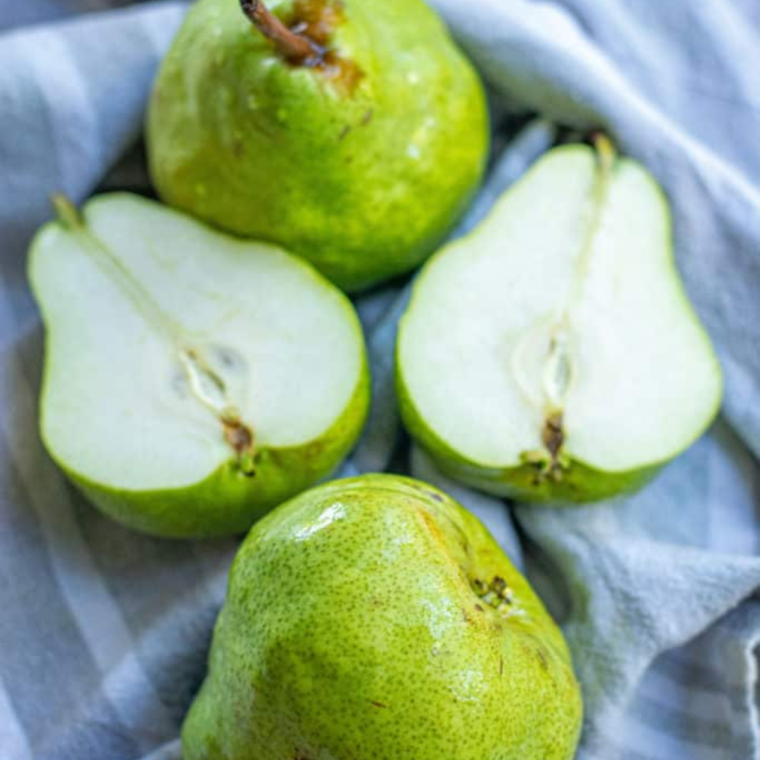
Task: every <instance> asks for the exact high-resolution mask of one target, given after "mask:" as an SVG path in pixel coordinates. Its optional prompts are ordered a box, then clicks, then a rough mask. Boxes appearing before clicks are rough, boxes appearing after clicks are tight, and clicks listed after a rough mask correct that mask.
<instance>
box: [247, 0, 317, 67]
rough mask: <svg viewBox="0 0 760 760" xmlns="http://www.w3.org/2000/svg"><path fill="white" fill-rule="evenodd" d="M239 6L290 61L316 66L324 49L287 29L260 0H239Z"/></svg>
mask: <svg viewBox="0 0 760 760" xmlns="http://www.w3.org/2000/svg"><path fill="white" fill-rule="evenodd" d="M240 7H241V8H242V10H243V13H244V14H245V15H246V17H247V18H248V19H249V20H250V22H251V23H252V24H253V25H254V26H255V27H256V28H257V29H258V30H259V31H260V32H261V33H262V34H263V35H264V36H265V37H266V38H267V39H269V40H271V41H272V42H273V43H274V44H275V46H276V47H277V50H278V51H279V52H280V54H281V55H282V56H283V58H285V59H286V60H288V61H291V62H292V63H296V64H301V65H304V66H317V65H318V64H319V63H321V62H322V60H323V58H324V54H325V51H324V49H323V48H321V47H320V46H319V45H317V43H316V42H314V41H313V40H310V39H309V38H308V37H306V36H304V35H302V34H298V33H297V32H295V31H293V30H291V29H288V27H287V26H285V24H283V23H282V21H280V19H278V18H277V16H275V15H274V14H273V13H271V12H270V11H269V9H268V8H267V7H266V6H265V5H264V3H263V2H261V0H240Z"/></svg>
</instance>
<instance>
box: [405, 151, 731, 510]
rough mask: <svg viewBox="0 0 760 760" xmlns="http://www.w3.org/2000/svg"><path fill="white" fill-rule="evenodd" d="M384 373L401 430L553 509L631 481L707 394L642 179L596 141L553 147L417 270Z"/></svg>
mask: <svg viewBox="0 0 760 760" xmlns="http://www.w3.org/2000/svg"><path fill="white" fill-rule="evenodd" d="M397 381H398V391H399V397H400V403H401V409H402V415H403V418H404V421H405V423H406V426H407V427H408V429H409V431H410V432H411V434H412V435H413V436H414V437H415V438H416V439H417V440H418V441H419V443H420V444H421V445H422V446H423V447H424V448H426V449H427V450H428V451H429V453H430V454H431V455H432V456H433V458H434V459H435V460H436V462H437V463H438V465H439V466H440V467H441V469H442V470H444V471H445V472H447V473H448V474H449V475H451V476H453V477H455V478H458V479H459V480H461V481H463V482H465V483H468V484H470V485H473V486H476V487H479V488H482V489H483V490H485V491H489V492H492V493H495V494H503V495H510V496H514V497H517V498H519V499H521V500H526V501H557V502H567V501H569V502H582V501H591V500H595V499H602V498H607V497H610V496H613V495H615V494H618V493H620V492H622V491H625V490H630V489H633V488H636V487H638V486H640V485H642V484H643V483H644V482H645V481H646V480H647V479H648V478H649V477H650V476H651V475H652V474H653V473H654V472H656V470H657V469H658V468H659V467H660V466H661V465H662V464H664V463H665V462H667V461H668V460H670V459H672V458H673V457H675V456H676V455H677V454H678V453H680V452H682V451H683V450H684V449H686V448H687V447H688V446H689V445H690V444H691V443H692V442H693V441H694V440H695V439H696V438H697V437H698V436H699V435H700V434H701V433H702V432H703V431H704V430H705V428H706V427H707V426H708V425H709V423H710V422H711V420H712V419H713V417H714V416H715V414H716V413H717V410H718V407H719V404H720V398H721V373H720V368H719V365H718V362H717V360H716V357H715V355H714V353H713V350H712V347H711V345H710V341H709V339H708V337H707V335H706V333H705V331H704V330H703V329H702V327H701V325H700V323H699V321H698V319H697V317H696V315H695V313H694V311H693V310H692V308H691V305H690V303H689V301H688V300H687V297H686V295H685V293H684V290H683V287H682V285H681V282H680V280H679V277H678V273H677V271H676V267H675V263H674V259H673V254H672V247H671V222H670V212H669V208H668V203H667V200H666V198H665V196H664V194H663V193H662V191H661V190H660V188H659V186H658V185H657V183H656V182H655V180H654V179H653V178H652V177H651V176H650V175H649V174H648V173H647V172H646V171H645V170H644V169H643V168H642V167H641V166H640V165H638V164H637V163H635V162H633V161H631V160H629V159H625V158H619V157H618V156H616V155H615V153H614V151H613V149H612V146H611V144H610V143H609V142H608V141H606V140H605V139H602V140H600V141H599V143H598V147H597V151H596V152H595V151H594V150H593V149H592V148H589V147H587V146H583V145H573V146H567V147H561V148H556V149H554V150H552V151H550V152H549V153H548V154H547V155H546V156H545V157H544V158H543V159H541V160H540V161H539V162H538V163H537V165H536V166H535V167H533V168H532V169H531V170H530V172H529V173H528V174H527V175H526V176H525V177H524V178H523V179H522V180H521V181H520V182H519V183H518V184H517V185H516V186H514V187H513V188H512V189H510V190H509V191H508V192H507V193H505V195H504V196H503V197H502V198H501V199H500V200H499V201H498V202H497V203H496V205H495V207H494V208H493V210H492V212H491V214H490V215H489V217H488V218H487V219H486V221H485V222H483V224H482V225H481V226H480V227H479V228H478V229H476V230H475V231H474V232H473V233H472V234H471V235H469V236H468V237H466V238H464V239H461V240H459V241H457V242H455V243H452V244H451V245H449V246H448V247H446V248H444V249H443V250H442V251H440V252H439V253H438V254H436V256H435V257H434V258H433V259H432V260H431V261H430V262H429V263H428V264H427V265H426V266H425V268H424V270H423V271H422V273H421V275H420V277H419V279H418V280H417V282H416V284H415V288H414V293H413V296H412V300H411V303H410V305H409V307H408V310H407V311H406V313H405V315H404V317H403V319H402V321H401V326H400V330H399V337H398V345H397Z"/></svg>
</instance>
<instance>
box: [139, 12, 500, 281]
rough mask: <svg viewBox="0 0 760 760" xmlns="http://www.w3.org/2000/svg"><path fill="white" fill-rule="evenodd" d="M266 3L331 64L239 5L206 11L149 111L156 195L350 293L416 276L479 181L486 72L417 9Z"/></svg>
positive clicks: (185, 35) (181, 41) (181, 42)
mask: <svg viewBox="0 0 760 760" xmlns="http://www.w3.org/2000/svg"><path fill="white" fill-rule="evenodd" d="M267 4H268V6H269V8H270V9H271V11H272V13H273V14H276V15H277V16H278V17H279V18H281V19H282V20H283V21H284V22H285V24H286V25H287V26H290V27H293V28H295V29H299V28H300V29H305V32H304V33H305V34H307V35H308V34H311V35H312V36H314V37H315V38H317V39H319V41H320V43H321V45H322V46H323V48H324V49H326V50H327V51H328V52H327V54H326V55H325V58H324V60H323V61H322V63H321V64H319V65H316V64H315V65H311V64H310V65H305V64H303V63H297V62H294V61H289V60H287V59H286V58H285V57H284V56H283V55H282V54H281V53H280V51H279V50H278V48H277V46H276V45H275V44H274V43H273V42H272V41H270V40H268V39H266V38H265V37H264V36H263V35H262V33H261V32H260V31H259V29H257V28H256V27H254V26H253V25H252V24H251V22H250V21H249V20H248V19H247V18H246V16H245V15H244V14H243V12H242V11H241V9H240V7H239V4H238V3H237V2H236V0H200V2H197V3H195V4H194V5H193V6H192V7H191V9H190V11H189V13H188V17H187V20H186V22H185V24H184V26H183V28H182V29H181V31H180V32H179V35H178V36H177V38H176V41H175V42H174V44H173V46H172V48H171V50H170V52H169V54H168V55H167V57H166V59H165V61H164V63H163V65H162V67H161V71H160V73H159V75H158V78H157V81H156V84H155V89H154V92H153V96H152V99H151V103H150V112H149V117H148V132H147V137H148V148H149V157H150V166H151V171H152V176H153V180H154V183H155V186H156V188H157V189H158V192H159V194H160V195H161V197H162V198H163V199H164V200H165V201H166V202H168V203H169V204H171V205H172V206H176V207H177V208H180V209H183V210H184V211H187V212H189V213H191V214H193V215H194V216H196V217H198V218H199V219H203V220H205V221H207V222H210V223H211V224H213V225H215V226H217V227H220V228H222V229H225V230H228V231H229V232H232V233H235V234H238V235H241V236H245V237H253V238H257V239H261V240H268V241H272V242H275V243H278V244H280V245H283V246H284V247H285V248H287V249H288V250H290V251H293V252H295V253H297V254H299V255H301V256H304V257H305V258H307V259H309V260H310V261H311V262H312V263H313V264H314V265H315V266H316V267H317V268H318V269H319V270H320V271H322V272H323V274H325V275H326V276H327V277H328V278H329V279H331V280H332V281H333V282H335V283H336V284H338V285H339V286H340V287H342V288H344V289H347V290H350V291H355V290H360V289H363V288H366V287H368V286H370V285H373V284H375V283H377V282H380V281H381V280H384V279H386V278H388V277H391V276H394V275H398V274H400V273H403V272H406V271H408V270H410V269H412V268H413V267H415V266H416V265H417V264H419V263H420V262H421V261H422V260H423V259H424V258H425V257H426V256H427V255H429V254H430V253H431V252H432V251H434V250H435V249H436V248H437V246H438V245H439V244H440V243H441V242H442V240H443V239H444V237H445V236H446V233H447V232H448V231H449V230H450V228H451V227H452V225H453V224H454V222H455V221H456V219H457V217H458V216H459V215H460V213H461V212H462V211H463V210H464V209H465V207H466V206H467V203H468V201H469V200H470V198H471V196H472V194H473V192H474V190H475V189H476V187H477V185H478V183H479V181H480V178H481V176H482V172H483V167H484V162H485V158H486V153H487V146H488V117H487V111H486V105H485V99H484V95H483V90H482V86H481V84H480V81H479V79H478V77H477V75H476V73H475V72H474V70H473V68H472V67H471V65H470V64H469V62H468V61H467V60H466V59H465V58H464V56H463V55H462V53H461V52H460V51H459V50H458V48H457V47H456V46H455V45H454V43H453V42H452V40H451V39H450V37H449V35H448V33H447V31H446V29H445V28H444V26H443V24H442V23H441V21H440V20H439V19H438V18H437V17H436V15H435V14H434V13H433V11H432V10H430V9H429V8H428V7H427V6H426V5H425V4H424V3H423V2H421V0H387V1H383V2H381V1H380V0H345V2H342V3H339V2H337V1H336V2H331V1H330V0H327V1H326V2H322V1H321V0H309V1H302V2H296V3H292V2H286V1H279V0H272V1H271V2H269V3H267Z"/></svg>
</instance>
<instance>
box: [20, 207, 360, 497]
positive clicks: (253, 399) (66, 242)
mask: <svg viewBox="0 0 760 760" xmlns="http://www.w3.org/2000/svg"><path fill="white" fill-rule="evenodd" d="M63 216H64V217H66V218H65V219H64V221H63V222H62V223H54V224H50V225H48V226H47V227H45V228H44V229H43V230H42V231H41V232H40V234H39V235H38V237H37V239H36V241H35V243H34V245H33V249H32V258H31V262H30V277H31V281H32V284H33V289H34V291H35V295H36V297H37V299H38V301H39V303H40V306H41V309H42V313H43V317H44V321H45V324H46V325H47V327H48V337H47V347H46V368H45V383H44V391H43V400H42V433H43V438H44V440H45V442H46V444H47V446H48V448H49V450H50V451H51V453H52V454H53V456H54V458H55V459H56V460H57V461H59V462H60V463H61V464H63V465H64V467H65V468H66V469H67V470H69V471H71V472H73V473H75V474H77V475H79V476H80V477H82V478H84V479H86V480H87V481H88V482H90V483H96V484H102V485H104V486H107V487H109V488H112V489H116V490H139V491H151V490H162V489H175V488H181V487H184V486H189V485H192V484H195V483H198V482H199V481H202V480H203V479H204V478H206V477H207V476H209V475H211V474H212V473H213V472H214V471H216V470H217V469H218V468H219V467H220V466H221V465H223V464H224V463H226V462H229V461H230V460H233V462H234V463H235V466H236V467H237V469H238V470H239V473H240V475H241V476H249V477H255V476H256V474H257V473H256V455H257V453H258V452H259V451H261V450H262V449H283V448H286V449H287V448H292V447H298V446H301V445H304V444H308V443H310V442H313V441H315V440H318V439H319V438H320V436H322V435H324V434H325V432H326V431H327V430H328V429H330V428H331V426H333V425H334V424H335V423H336V421H338V420H339V419H340V417H341V415H342V414H343V413H344V412H345V411H346V409H347V408H348V407H349V405H350V402H351V400H352V398H353V397H354V396H355V394H356V393H357V388H358V387H359V386H360V384H361V381H362V376H363V373H364V372H365V367H364V362H365V358H364V344H363V339H362V335H361V328H360V326H359V323H358V320H357V318H356V315H355V312H354V311H353V308H352V306H351V304H350V302H349V301H348V300H347V299H346V298H345V296H343V295H342V294H341V293H340V292H339V291H338V290H337V289H336V288H334V287H333V286H331V285H330V284H329V283H327V281H325V280H323V278H322V277H321V276H320V275H318V274H317V273H316V272H315V271H314V270H313V269H312V268H311V267H310V266H309V265H307V264H305V263H303V262H301V261H300V260H298V259H296V258H295V257H293V256H290V255H289V254H287V253H285V252H283V251H281V250H280V249H278V248H275V247H273V246H270V245H264V244H258V243H251V242H242V241H238V240H235V239H234V238H231V237H228V236H225V235H221V234H219V233H216V232H214V231H212V230H210V229H208V228H206V227H204V226H203V225H200V224H198V223H197V222H194V221H192V220H191V219H189V218H188V217H185V216H184V215H182V214H179V213H176V212H173V211H169V210H168V209H165V208H163V207H161V206H160V205H159V204H156V203H153V202H151V201H147V200H144V199H140V198H137V197H133V196H128V195H111V196H104V197H101V198H100V199H96V200H94V201H92V202H90V203H89V204H88V205H87V206H86V207H85V210H84V212H83V216H82V218H81V219H79V218H77V217H76V212H74V210H73V209H68V210H67V209H66V208H65V204H64V209H63ZM357 417H361V413H358V414H357ZM348 427H349V428H350V427H351V426H348ZM346 434H350V432H349V430H347V431H346Z"/></svg>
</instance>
